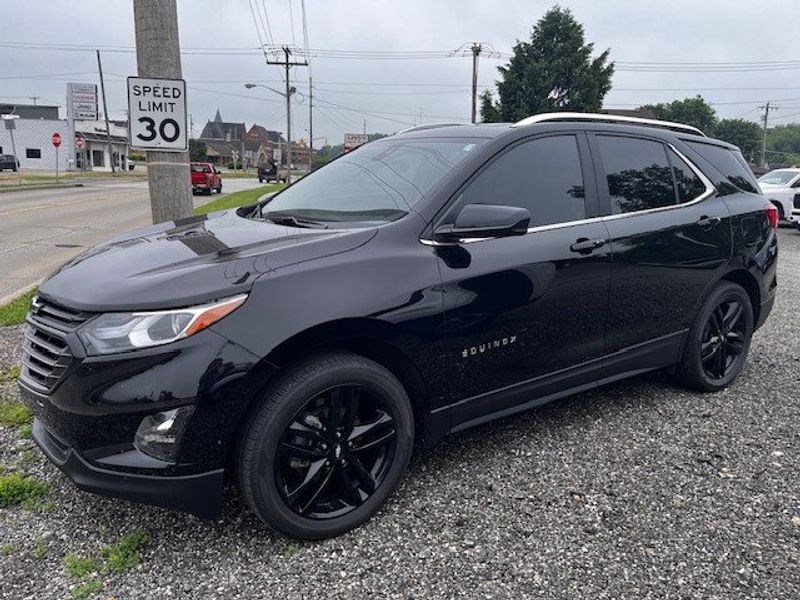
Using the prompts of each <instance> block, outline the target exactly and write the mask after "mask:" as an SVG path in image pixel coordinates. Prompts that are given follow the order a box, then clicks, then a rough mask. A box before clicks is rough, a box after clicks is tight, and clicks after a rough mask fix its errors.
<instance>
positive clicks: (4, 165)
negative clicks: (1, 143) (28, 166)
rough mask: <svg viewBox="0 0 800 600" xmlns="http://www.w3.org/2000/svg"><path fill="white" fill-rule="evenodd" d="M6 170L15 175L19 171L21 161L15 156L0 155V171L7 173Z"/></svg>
mask: <svg viewBox="0 0 800 600" xmlns="http://www.w3.org/2000/svg"><path fill="white" fill-rule="evenodd" d="M6 169H9V170H10V171H14V172H15V173H16V172H17V169H19V160H17V157H16V156H14V155H13V154H0V171H5V170H6Z"/></svg>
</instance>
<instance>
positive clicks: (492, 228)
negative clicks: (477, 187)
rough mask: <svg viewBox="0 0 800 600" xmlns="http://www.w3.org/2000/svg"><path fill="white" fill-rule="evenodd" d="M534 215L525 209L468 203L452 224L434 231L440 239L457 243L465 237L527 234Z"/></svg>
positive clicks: (440, 240)
mask: <svg viewBox="0 0 800 600" xmlns="http://www.w3.org/2000/svg"><path fill="white" fill-rule="evenodd" d="M530 221H531V215H530V213H529V212H528V210H527V209H525V208H517V207H516V206H495V205H492V204H467V205H466V206H465V207H464V208H462V209H461V212H459V213H458V216H457V217H456V222H455V223H454V224H453V225H442V226H440V227H437V228H436V229H435V230H434V232H433V237H434V239H435V240H436V241H437V242H449V243H453V242H457V241H458V240H461V239H466V238H500V237H509V236H512V235H525V234H526V233H527V232H528V224H529V223H530Z"/></svg>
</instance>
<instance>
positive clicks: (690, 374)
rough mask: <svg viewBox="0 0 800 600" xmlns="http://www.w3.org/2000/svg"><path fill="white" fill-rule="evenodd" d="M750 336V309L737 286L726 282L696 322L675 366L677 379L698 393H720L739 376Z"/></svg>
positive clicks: (746, 298)
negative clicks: (719, 391)
mask: <svg viewBox="0 0 800 600" xmlns="http://www.w3.org/2000/svg"><path fill="white" fill-rule="evenodd" d="M752 335H753V307H752V303H751V302H750V296H748V294H747V292H746V291H745V290H744V288H742V287H741V286H740V285H738V284H736V283H733V282H730V281H726V282H723V283H721V284H720V285H719V286H717V288H716V289H715V290H714V291H713V292H712V294H711V296H709V298H708V299H707V300H706V302H705V303H704V304H703V308H702V309H701V310H700V312H699V314H698V315H697V317H696V318H695V321H694V323H693V324H692V327H691V329H690V330H689V334H688V336H687V339H686V343H685V345H684V350H683V357H682V359H681V362H680V363H679V364H678V370H677V373H678V376H679V378H680V379H681V381H682V382H683V383H684V384H686V385H687V386H688V387H690V388H692V389H695V390H699V391H701V392H715V391H717V390H721V389H723V388H725V387H727V386H728V385H730V383H731V382H732V381H733V380H734V379H736V377H738V376H739V373H741V372H742V368H743V367H744V363H745V360H746V359H747V352H748V350H749V349H750V339H751V337H752Z"/></svg>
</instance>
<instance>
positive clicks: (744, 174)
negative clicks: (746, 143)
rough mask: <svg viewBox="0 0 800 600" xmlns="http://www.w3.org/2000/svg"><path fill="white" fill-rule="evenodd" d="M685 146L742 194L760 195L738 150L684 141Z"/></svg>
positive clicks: (754, 179) (756, 184) (751, 173)
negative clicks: (709, 164) (696, 153)
mask: <svg viewBox="0 0 800 600" xmlns="http://www.w3.org/2000/svg"><path fill="white" fill-rule="evenodd" d="M684 141H685V142H686V144H687V145H688V146H689V147H690V148H691V149H692V150H694V151H695V152H698V153H699V154H700V155H701V156H702V157H703V158H705V159H706V160H707V161H708V162H710V163H711V164H712V165H713V166H714V168H716V169H717V170H718V171H719V172H720V173H722V174H723V175H724V176H725V179H727V180H728V182H730V183H731V184H732V185H734V186H736V187H737V188H738V189H740V190H742V191H744V192H750V193H751V194H760V193H761V190H760V189H759V187H758V183H757V182H756V178H755V176H754V175H753V172H752V171H751V170H750V167H749V166H747V162H746V161H745V160H744V157H743V156H742V153H741V152H739V150H738V149H737V150H732V149H730V148H725V147H723V146H716V145H714V144H705V143H703V142H695V141H689V140H684Z"/></svg>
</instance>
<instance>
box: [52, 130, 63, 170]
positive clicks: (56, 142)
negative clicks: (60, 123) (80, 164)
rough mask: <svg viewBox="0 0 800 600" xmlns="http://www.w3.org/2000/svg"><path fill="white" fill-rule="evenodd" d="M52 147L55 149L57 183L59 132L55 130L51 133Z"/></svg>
mask: <svg viewBox="0 0 800 600" xmlns="http://www.w3.org/2000/svg"><path fill="white" fill-rule="evenodd" d="M52 141H53V148H55V149H56V183H58V147H59V146H60V145H61V134H60V133H58V132H57V131H56V132H55V133H54V134H53V139H52Z"/></svg>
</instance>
